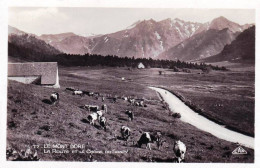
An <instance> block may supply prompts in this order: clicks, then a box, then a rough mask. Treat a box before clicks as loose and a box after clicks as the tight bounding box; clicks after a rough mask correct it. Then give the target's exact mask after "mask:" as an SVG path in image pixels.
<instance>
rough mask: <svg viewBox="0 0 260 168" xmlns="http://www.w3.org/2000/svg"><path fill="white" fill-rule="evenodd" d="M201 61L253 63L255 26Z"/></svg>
mask: <svg viewBox="0 0 260 168" xmlns="http://www.w3.org/2000/svg"><path fill="white" fill-rule="evenodd" d="M202 61H203V62H221V61H229V62H237V63H251V64H254V63H255V26H253V27H250V28H249V29H247V30H245V31H244V32H242V33H241V34H240V35H239V36H238V37H237V38H236V40H234V41H233V42H232V43H231V44H230V45H227V46H225V47H224V49H223V51H222V52H221V53H219V54H217V55H215V56H212V57H210V58H206V59H203V60H202Z"/></svg>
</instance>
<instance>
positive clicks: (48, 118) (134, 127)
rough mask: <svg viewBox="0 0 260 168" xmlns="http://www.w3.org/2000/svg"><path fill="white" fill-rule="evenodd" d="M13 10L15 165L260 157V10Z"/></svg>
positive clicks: (10, 134) (9, 153) (9, 122)
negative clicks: (259, 135) (259, 45)
mask: <svg viewBox="0 0 260 168" xmlns="http://www.w3.org/2000/svg"><path fill="white" fill-rule="evenodd" d="M7 10H8V11H7V12H8V18H7V22H8V25H6V27H7V26H8V28H7V31H8V34H6V38H5V39H6V43H7V55H6V57H7V62H6V63H5V64H6V66H7V74H6V78H7V79H6V80H7V84H6V88H4V89H6V90H7V93H6V103H5V108H6V111H5V113H6V118H4V120H6V124H5V125H4V129H5V130H6V134H5V135H4V136H6V137H5V139H6V144H5V147H4V149H5V151H4V152H5V153H6V155H5V161H6V162H8V163H13V162H14V161H18V162H21V163H24V161H27V162H26V163H29V164H30V163H35V162H40V163H44V162H45V163H46V162H49V161H50V162H55V163H56V162H75V163H78V162H84V163H86V164H87V162H102V163H108V162H123V163H125V164H127V163H133V162H138V163H140V162H141V163H148V162H149V163H160V164H162V163H167V164H170V165H172V166H178V165H180V164H181V165H182V164H187V163H189V164H190V163H216V164H217V163H237V164H241V163H242V164H243V165H245V166H247V165H252V164H255V163H256V162H257V161H256V159H257V158H258V156H257V155H256V152H255V148H256V140H255V135H256V123H257V120H256V112H257V111H256V110H255V106H256V104H257V103H256V93H255V89H256V85H255V82H256V75H255V72H256V70H255V68H256V19H257V18H256V16H257V15H256V9H253V8H189V7H187V8H178V7H176V8H175V7H174V6H171V7H169V8H160V7H158V8H156V7H154V8H149V7H142V8H140V7H116V6H114V7H113V6H112V7H102V6H100V7H91V6H89V7H88V6H42V7H41V6H8V8H7ZM258 122H259V121H258ZM176 164H177V165H176Z"/></svg>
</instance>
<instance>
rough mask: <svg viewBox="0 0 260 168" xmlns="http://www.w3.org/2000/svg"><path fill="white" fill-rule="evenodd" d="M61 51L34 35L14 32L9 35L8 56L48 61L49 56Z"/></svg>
mask: <svg viewBox="0 0 260 168" xmlns="http://www.w3.org/2000/svg"><path fill="white" fill-rule="evenodd" d="M60 53H61V52H60V51H58V50H57V49H55V48H54V47H53V46H51V45H49V44H46V43H45V42H44V41H43V40H39V39H38V38H36V37H35V36H33V35H28V34H22V35H16V34H12V35H10V36H8V56H10V57H15V58H19V59H24V60H34V61H39V60H41V61H48V57H49V56H53V55H57V54H60Z"/></svg>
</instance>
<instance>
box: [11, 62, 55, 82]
mask: <svg viewBox="0 0 260 168" xmlns="http://www.w3.org/2000/svg"><path fill="white" fill-rule="evenodd" d="M57 73H58V65H57V62H30V63H9V64H8V77H26V76H40V77H41V84H42V85H55V84H56V80H57Z"/></svg>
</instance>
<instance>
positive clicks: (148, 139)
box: [137, 132, 162, 150]
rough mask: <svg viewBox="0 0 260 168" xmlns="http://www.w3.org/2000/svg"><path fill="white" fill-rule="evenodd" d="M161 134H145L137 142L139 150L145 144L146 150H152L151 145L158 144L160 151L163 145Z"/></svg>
mask: <svg viewBox="0 0 260 168" xmlns="http://www.w3.org/2000/svg"><path fill="white" fill-rule="evenodd" d="M159 135H160V133H157V134H156V135H153V134H150V133H149V132H144V133H143V134H142V135H141V137H140V139H139V141H137V145H138V147H139V148H141V146H142V145H143V144H146V148H147V147H148V148H149V149H150V150H151V145H150V143H154V142H156V144H157V147H158V148H159V149H160V145H162V143H161V139H160V136H159Z"/></svg>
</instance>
